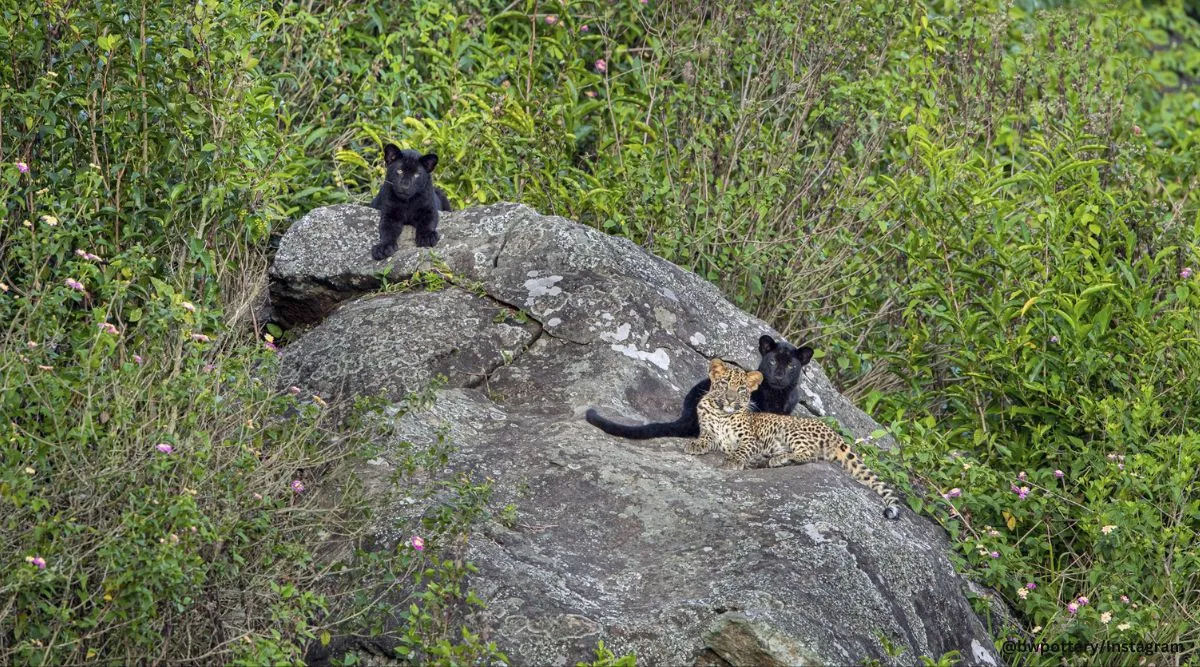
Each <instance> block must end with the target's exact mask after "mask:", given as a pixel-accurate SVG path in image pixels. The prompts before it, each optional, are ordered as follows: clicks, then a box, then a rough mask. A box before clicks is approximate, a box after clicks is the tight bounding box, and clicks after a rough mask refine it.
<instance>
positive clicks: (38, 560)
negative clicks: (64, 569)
mask: <svg viewBox="0 0 1200 667" xmlns="http://www.w3.org/2000/svg"><path fill="white" fill-rule="evenodd" d="M26 560H28V561H29V562H30V563H33V564H34V565H35V566H37V569H39V570H44V569H46V559H45V558H42V557H41V556H34V557H33V558H28V559H26Z"/></svg>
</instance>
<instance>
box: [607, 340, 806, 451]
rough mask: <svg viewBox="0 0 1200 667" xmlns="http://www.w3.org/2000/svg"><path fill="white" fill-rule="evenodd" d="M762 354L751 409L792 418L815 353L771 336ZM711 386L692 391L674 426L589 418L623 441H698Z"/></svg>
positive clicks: (762, 346)
mask: <svg viewBox="0 0 1200 667" xmlns="http://www.w3.org/2000/svg"><path fill="white" fill-rule="evenodd" d="M758 352H759V354H761V355H762V361H760V362H759V364H758V372H760V373H762V374H763V383H762V384H760V385H759V386H758V389H755V390H754V393H753V394H751V395H750V409H751V410H754V411H755V412H775V413H778V414H782V415H787V414H791V412H792V410H794V409H795V407H796V404H797V403H799V402H800V370H801V369H802V368H803V367H804V365H805V364H807V363H808V362H809V360H811V359H812V355H813V349H812V348H811V347H808V346H807V345H806V346H804V347H794V346H792V345H789V344H788V343H787V342H786V341H783V340H780V341H776V340H775V339H774V338H771V337H770V336H763V337H761V338H759V339H758ZM710 386H711V382H710V381H709V380H708V378H705V379H704V380H702V381H700V382H699V383H697V384H696V386H694V387H692V389H691V391H689V392H688V393H687V396H684V397H683V412H682V413H681V414H680V415H679V419H676V420H675V421H673V422H655V423H651V424H641V425H636V426H635V425H628V424H618V423H617V422H614V421H609V420H607V419H605V418H604V417H601V416H600V414H599V413H597V412H596V409H595V408H588V411H587V415H586V418H587V420H588V423H589V424H591V425H592V426H595V427H598V428H599V429H601V430H602V431H604V432H605V433H608V434H610V435H615V436H617V437H620V438H630V439H632V440H645V439H647V438H666V437H675V438H695V437H696V436H698V435H700V418H699V417H698V416H697V415H696V405H697V404H698V403H700V399H701V398H704V395H705V394H707V393H708V389H709V387H710Z"/></svg>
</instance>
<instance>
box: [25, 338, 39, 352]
mask: <svg viewBox="0 0 1200 667" xmlns="http://www.w3.org/2000/svg"><path fill="white" fill-rule="evenodd" d="M37 346H38V344H37V342H36V341H32V340H31V341H29V342H28V343H25V347H27V348H29V349H31V350H32V349H34V348H36V347H37Z"/></svg>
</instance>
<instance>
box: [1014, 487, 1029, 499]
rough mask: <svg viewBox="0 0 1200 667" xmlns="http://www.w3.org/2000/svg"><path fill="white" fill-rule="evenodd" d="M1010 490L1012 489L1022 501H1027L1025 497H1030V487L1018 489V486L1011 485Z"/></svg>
mask: <svg viewBox="0 0 1200 667" xmlns="http://www.w3.org/2000/svg"><path fill="white" fill-rule="evenodd" d="M1010 488H1011V489H1012V492H1013V493H1015V494H1017V497H1018V498H1020V499H1021V500H1025V496H1027V495H1029V487H1028V486H1022V487H1021V488H1019V489H1018V488H1017V485H1016V484H1011V485H1010Z"/></svg>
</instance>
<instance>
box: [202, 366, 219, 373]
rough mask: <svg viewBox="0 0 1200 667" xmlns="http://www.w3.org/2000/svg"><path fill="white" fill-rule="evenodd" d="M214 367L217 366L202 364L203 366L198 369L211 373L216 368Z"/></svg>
mask: <svg viewBox="0 0 1200 667" xmlns="http://www.w3.org/2000/svg"><path fill="white" fill-rule="evenodd" d="M216 368H217V367H216V366H214V365H213V364H204V368H201V369H200V370H202V371H204V372H205V373H211V372H213V371H214V370H216Z"/></svg>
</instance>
